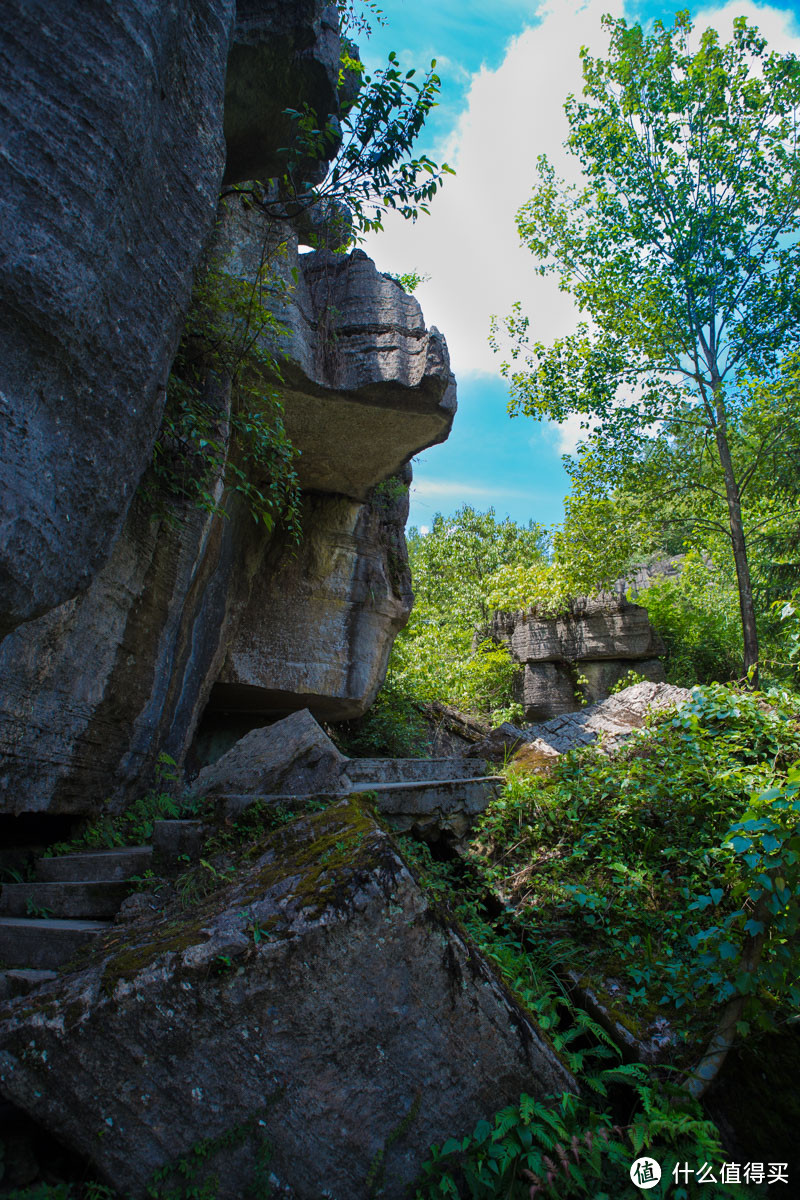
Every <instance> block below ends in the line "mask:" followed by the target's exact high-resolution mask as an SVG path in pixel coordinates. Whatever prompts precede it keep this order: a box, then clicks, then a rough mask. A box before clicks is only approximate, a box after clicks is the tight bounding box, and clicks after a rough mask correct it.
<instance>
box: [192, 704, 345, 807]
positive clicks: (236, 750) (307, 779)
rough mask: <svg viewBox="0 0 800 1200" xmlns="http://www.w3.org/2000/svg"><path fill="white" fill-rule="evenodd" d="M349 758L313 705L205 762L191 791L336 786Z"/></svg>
mask: <svg viewBox="0 0 800 1200" xmlns="http://www.w3.org/2000/svg"><path fill="white" fill-rule="evenodd" d="M346 762H347V759H346V758H345V756H344V755H343V754H340V752H339V751H338V750H337V749H336V747H335V746H334V744H333V742H332V741H331V739H330V738H329V737H328V735H327V734H326V733H325V732H324V731H323V730H322V729H320V727H319V725H318V724H317V722H316V721H315V720H314V718H313V717H312V715H311V713H310V712H309V711H308V709H303V711H302V712H296V713H292V714H291V716H288V717H285V718H284V719H283V720H282V721H276V722H275V724H274V725H269V726H267V727H266V728H264V729H254V730H252V732H251V733H248V734H247V736H246V737H243V738H241V739H240V740H239V741H238V742H237V743H236V745H235V746H233V748H232V749H230V750H229V751H228V753H227V754H223V756H222V758H219V759H217V761H216V762H215V763H212V765H211V766H209V767H204V768H203V770H202V771H201V772H200V774H199V775H198V776H197V778H196V779H195V780H194V782H193V783H192V787H191V794H192V795H194V796H220V795H223V794H225V793H226V792H235V793H237V794H238V795H247V794H248V793H249V794H250V795H252V796H270V795H299V796H306V795H310V794H311V793H312V792H329V791H332V790H333V791H335V790H337V789H338V787H339V783H340V780H341V778H342V775H343V772H344V767H345V764H346Z"/></svg>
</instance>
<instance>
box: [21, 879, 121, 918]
mask: <svg viewBox="0 0 800 1200" xmlns="http://www.w3.org/2000/svg"><path fill="white" fill-rule="evenodd" d="M130 890H131V885H130V884H129V883H126V882H124V881H120V882H116V881H109V880H100V881H97V880H91V881H87V882H81V883H72V882H60V883H4V884H3V887H2V891H0V914H2V915H4V916H9V917H35V916H43V915H46V916H47V917H64V918H73V917H90V918H91V917H94V918H95V919H96V920H103V919H110V918H111V917H114V916H116V914H117V913H118V911H119V906H120V905H121V904H122V901H123V900H124V899H125V897H126V896H127V895H128V894H129V893H130ZM34 905H35V907H36V908H37V909H38V910H40V911H39V912H38V913H37V912H33V911H31V906H34ZM41 910H46V913H42V911H41Z"/></svg>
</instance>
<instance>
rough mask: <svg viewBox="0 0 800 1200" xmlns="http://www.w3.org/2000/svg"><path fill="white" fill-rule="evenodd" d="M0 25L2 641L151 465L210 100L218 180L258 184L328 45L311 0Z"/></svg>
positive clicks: (57, 598) (58, 15)
mask: <svg viewBox="0 0 800 1200" xmlns="http://www.w3.org/2000/svg"><path fill="white" fill-rule="evenodd" d="M0 17H1V18H2V22H1V27H2V31H3V39H4V41H3V45H2V47H0V78H2V85H3V86H2V91H0V122H2V126H3V145H4V147H5V152H4V154H3V156H2V166H0V170H1V171H2V174H0V224H2V228H3V230H4V246H3V256H2V259H0V312H2V319H1V320H0V363H1V364H2V368H0V416H1V417H2V420H1V421H0V428H1V429H2V445H1V446H0V451H1V452H0V461H1V462H2V464H3V469H2V476H0V637H2V636H4V635H5V634H6V633H7V632H8V631H9V630H11V629H13V628H14V627H15V626H16V625H18V624H19V623H20V622H22V621H28V620H31V619H32V618H34V617H36V616H38V615H39V614H42V613H44V612H46V611H48V610H50V609H52V608H54V607H56V606H57V605H59V604H61V603H62V602H64V601H66V600H68V599H70V598H72V597H74V596H75V595H76V594H78V593H80V592H82V591H83V590H85V589H86V588H87V587H88V585H89V583H90V581H91V579H92V578H93V576H94V574H95V572H96V571H97V569H98V568H99V567H100V565H101V564H102V563H103V561H104V560H105V559H106V558H107V556H108V554H109V551H110V550H111V547H112V545H113V542H114V539H115V537H116V536H117V534H118V533H119V530H120V528H121V525H122V521H123V519H124V517H125V513H126V511H127V509H128V507H129V505H130V502H131V499H132V496H133V494H134V491H135V489H136V486H137V483H138V481H139V479H140V477H141V475H142V472H143V470H144V469H145V467H146V465H147V463H148V461H149V459H150V457H151V454H152V447H153V442H154V439H155V436H156V433H157V430H158V426H159V422H160V419H161V413H162V409H163V404H164V395H165V392H164V383H165V380H166V377H167V374H168V371H169V366H170V363H171V361H172V358H173V356H174V353H175V349H176V345H177V340H178V336H179V333H180V328H181V324H182V321H183V317H184V315H185V312H186V309H187V306H188V302H189V294H190V290H191V286H192V280H193V276H194V272H195V269H196V267H197V264H198V261H199V259H200V255H201V251H202V249H203V246H204V243H205V242H206V240H207V238H208V235H209V233H210V232H211V229H212V225H213V222H214V217H215V214H216V211H217V202H218V196H219V185H220V181H221V179H222V173H223V167H224V166H225V160H226V146H225V142H224V139H223V103H224V124H225V133H226V134H227V136H228V139H229V141H228V146H227V174H228V176H229V178H231V179H240V178H243V177H247V178H254V177H258V178H262V179H266V178H268V177H270V176H272V175H273V174H275V169H276V166H277V158H276V154H277V152H278V150H279V149H281V148H282V147H285V146H287V145H289V144H290V143H291V129H290V123H289V122H288V119H287V118H286V117H284V116H282V113H283V111H284V110H285V109H286V108H288V107H302V105H303V104H305V103H309V104H311V106H312V108H313V109H314V111H315V112H316V115H317V117H318V119H319V120H320V121H321V122H323V123H324V122H325V121H326V120H327V118H328V116H329V115H331V114H335V113H336V112H337V110H338V104H339V101H338V97H337V84H338V62H339V36H338V29H337V11H336V6H335V5H326V4H324V3H322V2H321V0H300V2H298V3H293V4H276V3H274V2H273V0H239V3H238V4H236V3H235V0H191V2H189V0H174V2H173V3H170V4H163V3H158V2H157V0H131V3H129V4H126V5H125V6H124V7H120V6H119V5H114V4H112V3H109V2H108V0H89V2H88V3H86V4H83V5H80V6H77V5H75V4H74V3H71V2H70V0H31V2H28V0H26V2H25V3H22V2H21V0H3V3H2V5H0ZM234 22H235V24H234ZM56 64H57V65H56ZM226 71H227V79H226ZM332 149H333V148H332ZM309 165H310V164H309ZM312 173H313V172H312ZM321 173H324V164H317V175H319V174H321Z"/></svg>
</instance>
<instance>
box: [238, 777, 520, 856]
mask: <svg viewBox="0 0 800 1200" xmlns="http://www.w3.org/2000/svg"><path fill="white" fill-rule="evenodd" d="M502 782H503V779H502V777H501V776H498V775H487V774H486V764H485V763H484V762H481V761H479V760H476V759H467V758H352V759H349V760H348V761H347V762H346V765H345V767H344V770H343V775H342V778H341V780H340V782H339V785H338V787H337V789H336V791H331V792H324V793H320V792H315V793H313V794H309V795H298V794H296V793H295V794H292V795H269V796H263V795H261V794H259V793H257V792H248V793H241V792H235V793H234V792H222V793H221V794H220V795H219V796H218V797H217V800H218V803H219V805H220V807H221V809H222V810H223V811H224V813H225V814H226V815H227V816H230V817H235V816H236V815H237V814H238V813H241V812H243V811H244V809H246V808H247V807H248V806H249V805H250V804H252V803H253V802H254V801H255V800H257V799H266V800H268V801H269V803H274V804H283V805H286V806H287V807H290V806H292V805H297V806H302V804H303V802H304V801H311V800H315V801H319V800H320V799H327V800H330V801H335V800H336V799H338V798H340V797H342V796H347V795H350V794H351V793H352V792H354V791H355V792H366V793H369V794H371V795H373V796H374V798H375V807H376V809H377V811H378V812H379V813H380V815H381V816H382V817H384V818H385V819H386V821H387V822H388V824H389V825H390V826H391V827H392V829H394V830H396V832H398V833H413V834H415V835H416V836H419V837H422V838H424V839H425V840H428V841H439V840H440V839H441V838H444V839H445V840H448V841H450V842H451V843H454V844H456V845H457V843H458V842H460V841H461V840H462V839H463V838H464V837H465V836H466V834H467V833H468V832H469V829H470V828H471V826H472V825H473V824H474V822H475V820H476V818H477V817H478V816H479V814H480V813H482V812H483V810H484V809H485V808H486V806H487V805H488V804H489V802H490V801H491V800H492V799H493V798H494V796H495V794H496V792H497V789H498V787H499V786H500V784H501V783H502Z"/></svg>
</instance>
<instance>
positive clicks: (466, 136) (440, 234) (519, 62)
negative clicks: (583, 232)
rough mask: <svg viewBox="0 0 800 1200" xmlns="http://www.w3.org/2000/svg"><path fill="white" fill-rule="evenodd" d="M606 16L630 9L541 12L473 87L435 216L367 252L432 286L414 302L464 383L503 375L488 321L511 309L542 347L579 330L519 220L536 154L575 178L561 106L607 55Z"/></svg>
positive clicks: (575, 5) (576, 4)
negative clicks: (593, 57) (586, 62)
mask: <svg viewBox="0 0 800 1200" xmlns="http://www.w3.org/2000/svg"><path fill="white" fill-rule="evenodd" d="M609 10H610V11H611V12H612V14H613V15H621V14H622V0H586V2H583V3H581V2H580V0H553V3H551V4H550V5H549V6H543V7H541V8H540V9H539V15H540V21H539V23H538V24H537V25H536V26H535V27H534V28H531V29H527V30H525V31H524V32H523V33H521V34H520V35H519V36H518V37H516V38H514V39H512V41H511V42H510V43H509V45H508V48H507V51H506V56H505V58H504V60H503V62H502V64H501V65H500V67H499V68H498V69H497V70H496V71H489V70H487V69H485V68H483V69H481V70H480V71H479V72H478V73H477V74H475V75H474V76H473V77H472V85H471V87H470V90H469V93H468V104H467V107H466V109H465V110H464V112H463V113H462V114H461V117H460V119H459V121H458V124H457V126H456V128H455V130H454V132H453V134H452V136H451V137H450V139H449V140H448V142H447V144H446V145H445V146H442V147H439V148H438V153H439V156H440V158H445V159H447V161H449V162H450V164H451V165H452V166H453V167H454V168H455V170H456V172H457V174H456V176H455V178H448V179H447V180H446V182H445V185H444V188H443V190H442V192H441V193H440V194H439V195H438V196H437V197H436V198H435V199H434V201H433V204H432V207H431V214H430V216H428V217H425V216H423V217H420V219H419V220H418V221H417V222H416V224H414V225H411V224H409V223H408V222H404V221H403V220H402V219H400V218H397V219H395V220H390V219H387V221H386V228H385V231H384V233H382V234H376V235H372V236H370V237H369V238H368V239H367V242H366V245H365V248H366V250H367V252H368V253H369V254H370V255H371V256H372V257H374V258H375V260H376V262H377V263H378V265H379V267H380V268H381V269H383V270H389V271H395V272H403V271H408V270H411V269H415V270H418V271H421V272H425V273H426V274H429V275H430V276H431V279H430V282H428V283H425V284H423V285H421V286H420V287H419V288H418V289H417V292H416V295H417V297H418V298H419V300H420V303H421V304H422V308H423V311H424V313H425V317H426V320H427V321H428V323H429V324H433V325H437V326H439V327H440V328H441V329H442V331H443V332H444V334H445V337H446V338H447V343H448V345H449V347H450V354H451V358H452V362H453V368H454V370H455V372H456V375H457V376H458V375H459V373H460V374H464V373H465V372H467V371H481V372H491V373H492V374H496V373H497V372H498V369H499V360H498V357H497V356H496V355H494V354H493V353H492V351H491V350H490V348H489V345H488V341H487V338H488V334H489V319H490V316H491V315H492V314H493V313H494V314H497V315H498V316H499V317H503V316H505V315H506V314H507V313H508V312H509V311H510V308H511V305H512V304H513V302H514V301H515V300H521V301H522V304H523V309H524V310H525V311H526V312H527V313H528V314H529V315H530V317H531V324H532V333H533V334H534V335H535V336H536V337H537V338H541V339H542V340H543V341H549V340H551V339H552V338H554V337H558V336H561V335H562V334H564V333H567V332H569V330H570V329H571V328H572V327H573V325H574V322H575V309H574V306H573V304H572V301H571V300H570V298H569V297H568V296H565V295H564V294H563V293H561V292H559V290H558V285H557V284H556V282H555V281H554V280H552V279H541V278H540V277H538V276H536V275H534V271H533V267H534V263H533V259H532V258H531V255H530V253H529V251H528V250H526V249H524V248H522V247H520V244H519V238H518V235H517V231H516V226H515V224H514V217H515V214H516V212H517V209H518V208H519V207H520V205H521V204H523V203H524V202H525V200H527V199H528V197H529V196H530V194H531V190H532V187H533V185H534V182H535V163H536V158H537V156H538V155H539V154H547V155H548V157H549V158H551V160H553V161H554V162H556V163H557V164H558V168H559V170H560V171H561V172H562V173H566V170H567V169H569V167H571V163H569V161H568V160H567V157H566V155H565V153H564V151H563V149H562V143H563V142H564V140H565V138H566V136H567V132H568V130H567V123H566V118H565V116H564V111H563V105H564V100H565V99H566V97H567V95H568V93H569V92H578V91H580V87H581V68H580V60H579V57H578V52H579V49H580V46H581V43H585V44H587V45H588V46H589V47H590V49H591V50H592V52H593V53H595V54H602V53H604V52H605V50H606V48H607V37H606V35H605V34H604V33H603V31H602V30H601V26H600V18H601V16H602V14H603V13H604V12H608V11H609Z"/></svg>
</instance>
